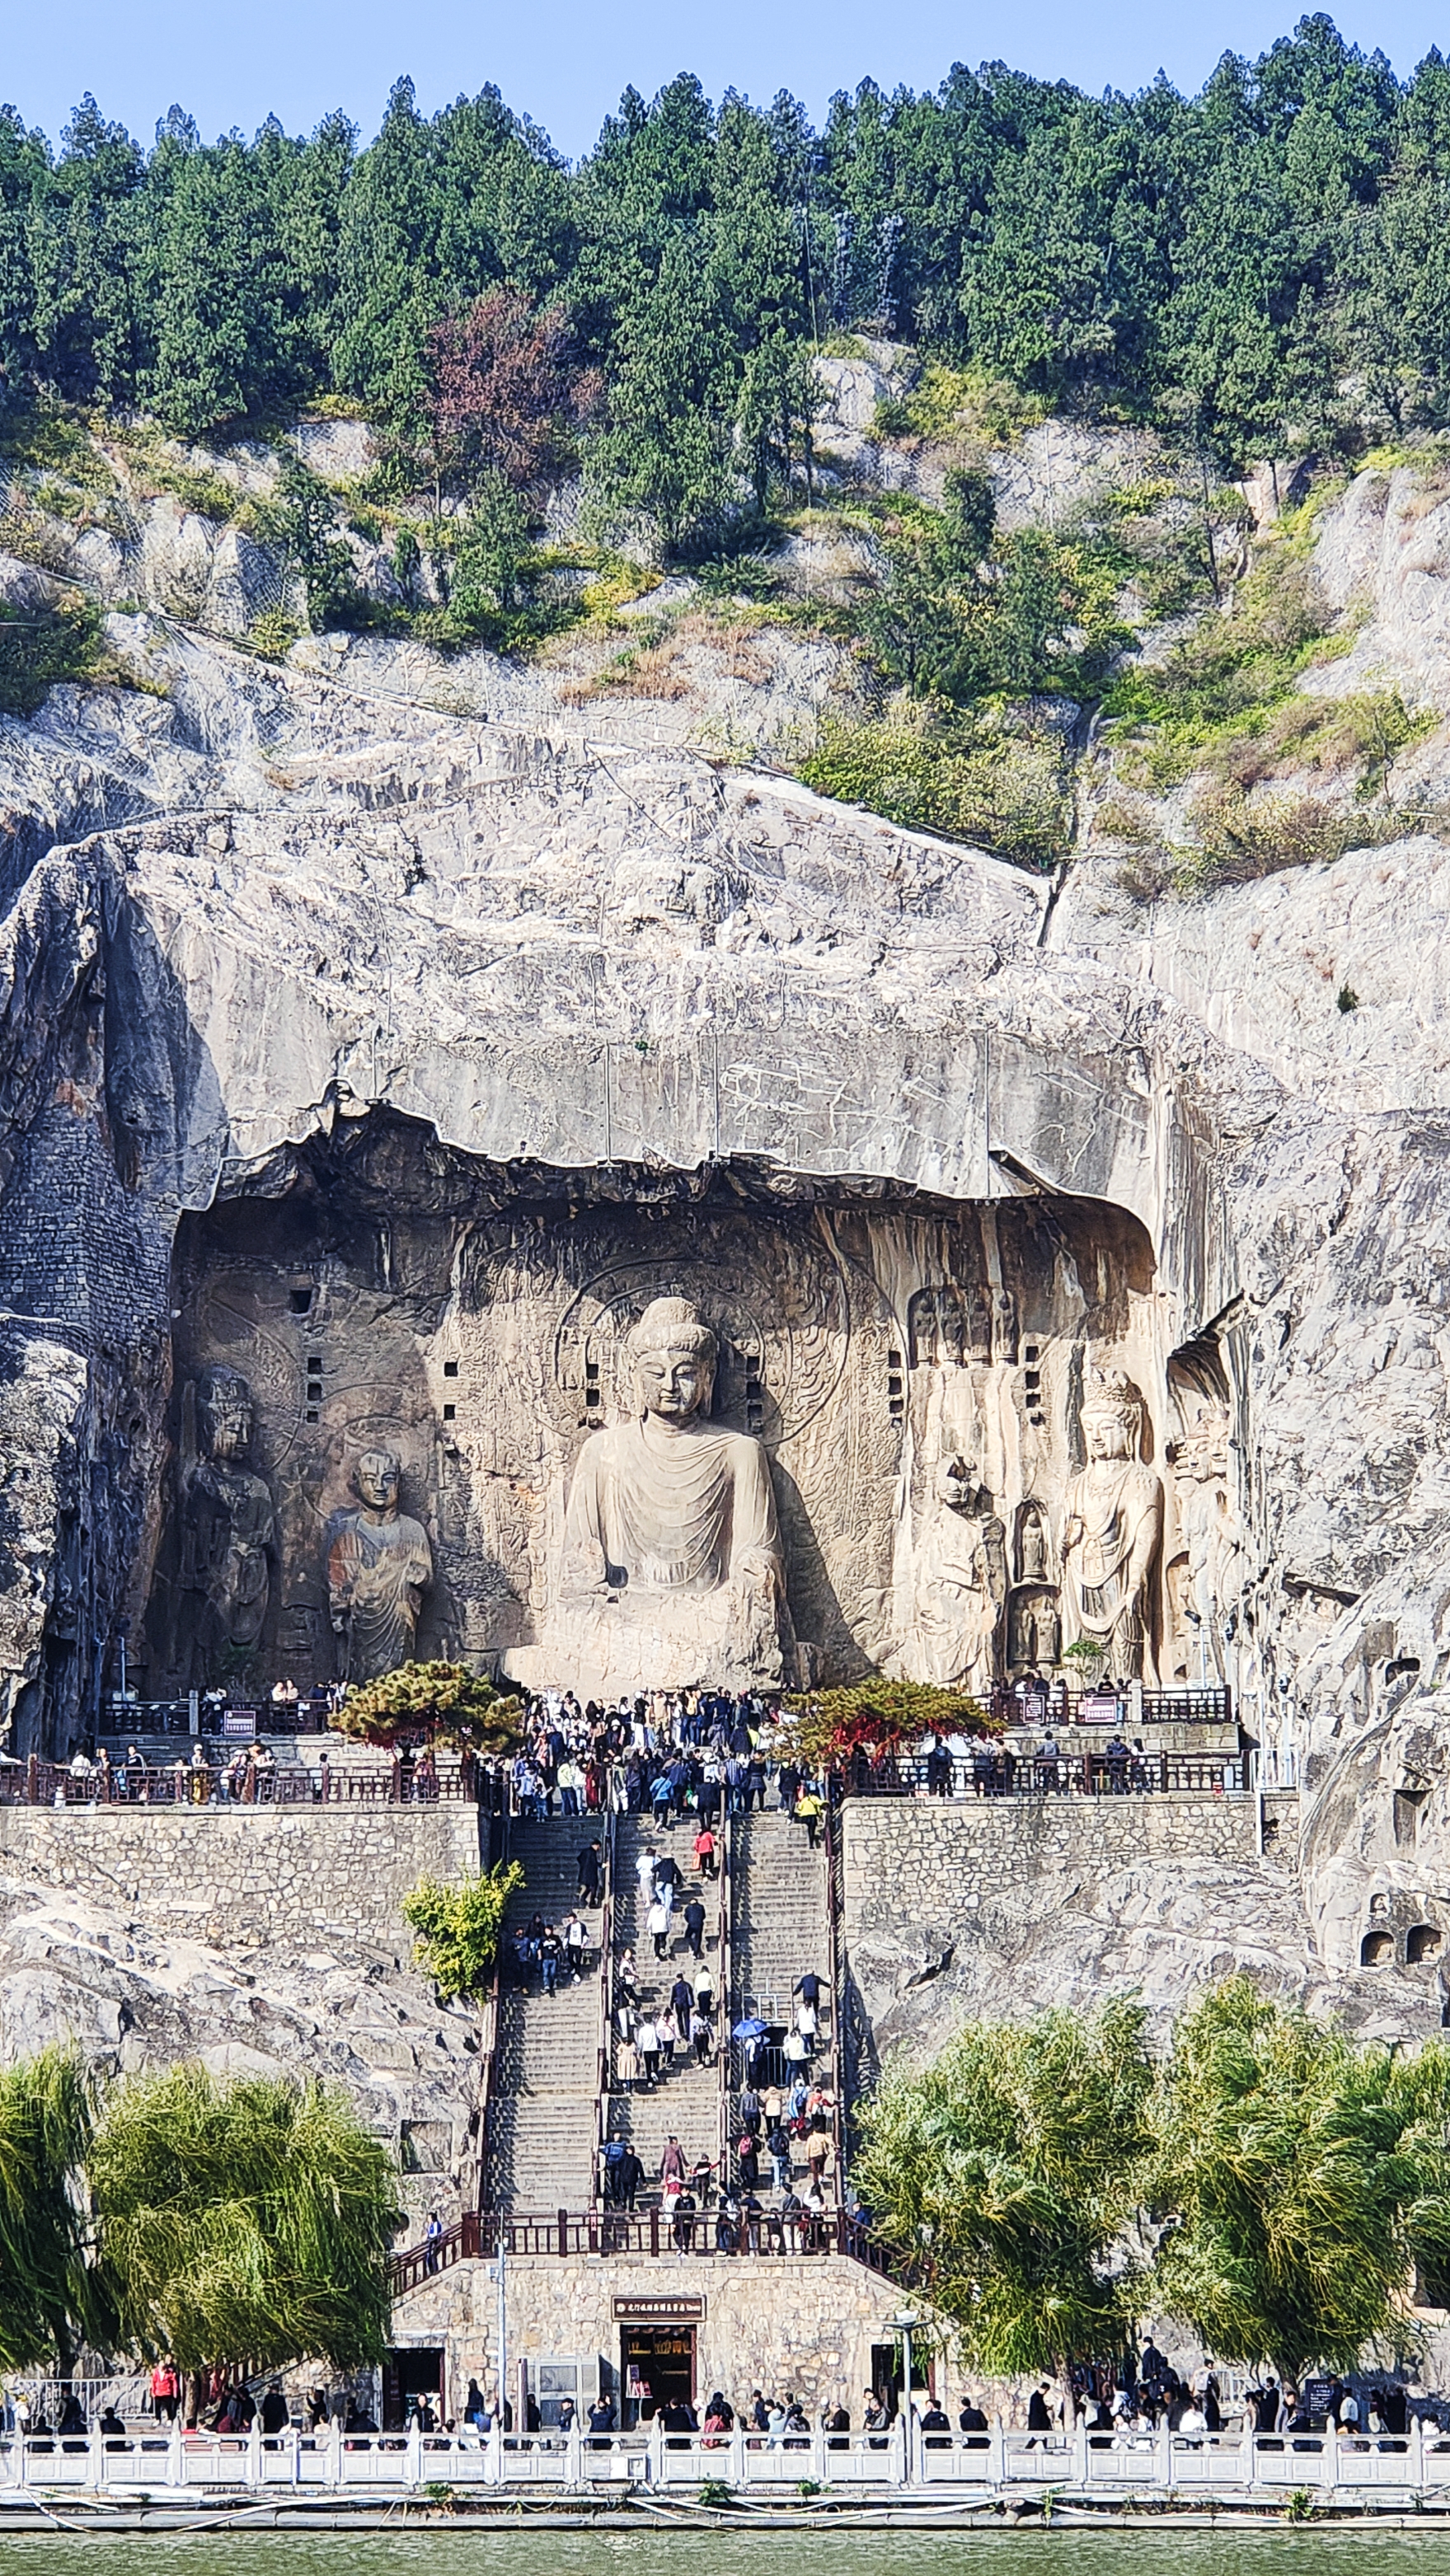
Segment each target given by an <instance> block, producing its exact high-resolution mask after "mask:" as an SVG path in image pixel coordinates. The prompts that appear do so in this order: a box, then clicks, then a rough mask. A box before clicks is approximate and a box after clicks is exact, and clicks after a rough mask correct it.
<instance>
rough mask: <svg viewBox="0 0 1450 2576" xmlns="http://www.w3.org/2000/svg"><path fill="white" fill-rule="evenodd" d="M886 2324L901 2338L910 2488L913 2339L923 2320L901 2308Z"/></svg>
mask: <svg viewBox="0 0 1450 2576" xmlns="http://www.w3.org/2000/svg"><path fill="white" fill-rule="evenodd" d="M886 2322H887V2324H888V2325H889V2326H890V2328H891V2331H892V2333H893V2334H897V2335H900V2337H901V2376H902V2381H903V2383H904V2394H903V2399H902V2404H903V2409H904V2412H903V2416H902V2431H903V2436H904V2439H905V2445H906V2447H905V2453H904V2459H905V2469H906V2484H907V2485H908V2486H910V2485H911V2484H912V2480H913V2475H914V2471H915V2458H914V2454H913V2444H912V2433H913V2422H912V2413H911V2338H912V2335H913V2334H914V2332H915V2330H916V2328H917V2327H918V2326H919V2325H920V2323H921V2319H920V2317H919V2316H918V2315H917V2313H916V2310H915V2309H914V2308H900V2309H898V2311H897V2313H896V2315H895V2316H894V2317H888V2318H887V2320H886Z"/></svg>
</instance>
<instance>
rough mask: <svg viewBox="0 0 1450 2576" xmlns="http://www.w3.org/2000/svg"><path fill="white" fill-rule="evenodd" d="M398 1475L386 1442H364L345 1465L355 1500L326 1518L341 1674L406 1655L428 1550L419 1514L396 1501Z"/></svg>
mask: <svg viewBox="0 0 1450 2576" xmlns="http://www.w3.org/2000/svg"><path fill="white" fill-rule="evenodd" d="M401 1476H402V1466H401V1462H400V1461H399V1459H398V1458H397V1457H396V1456H395V1455H394V1453H393V1451H392V1450H391V1449H365V1450H364V1451H363V1454H362V1456H361V1457H360V1458H359V1460H358V1462H357V1465H356V1466H355V1467H354V1469H353V1472H352V1490H353V1492H354V1493H355V1494H356V1496H357V1508H356V1509H355V1510H344V1511H340V1512H334V1513H333V1515H332V1518H331V1520H330V1521H329V1522H328V1524H327V1599H328V1607H329V1609H330V1611H331V1614H332V1626H333V1633H334V1635H335V1636H336V1637H337V1638H338V1640H339V1647H338V1668H339V1677H340V1679H342V1680H344V1681H350V1682H369V1681H374V1680H376V1678H377V1676H378V1674H379V1673H393V1672H396V1671H397V1669H398V1666H399V1665H400V1664H406V1663H407V1662H408V1661H409V1660H410V1658H411V1656H412V1652H413V1640H414V1638H415V1637H416V1635H417V1632H418V1613H419V1611H420V1610H421V1608H422V1606H423V1594H424V1593H425V1592H426V1591H427V1590H428V1587H429V1585H430V1584H431V1583H432V1580H433V1550H432V1548H431V1547H430V1546H429V1544H428V1533H427V1531H426V1530H425V1529H424V1527H423V1525H422V1523H421V1521H415V1520H410V1519H409V1517H408V1514H407V1513H406V1512H403V1511H400V1510H399V1508H398V1485H399V1481H400V1478H401Z"/></svg>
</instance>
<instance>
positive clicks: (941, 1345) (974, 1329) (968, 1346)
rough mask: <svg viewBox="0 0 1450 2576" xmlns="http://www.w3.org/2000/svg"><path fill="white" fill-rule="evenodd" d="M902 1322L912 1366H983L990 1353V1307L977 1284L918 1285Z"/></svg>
mask: <svg viewBox="0 0 1450 2576" xmlns="http://www.w3.org/2000/svg"><path fill="white" fill-rule="evenodd" d="M906 1324H907V1349H908V1352H909V1354H910V1359H911V1365H912V1367H913V1368H965V1367H966V1365H967V1363H968V1361H973V1360H974V1361H976V1362H978V1363H979V1364H981V1365H983V1366H985V1364H986V1362H987V1361H988V1360H989V1359H990V1358H991V1356H992V1310H991V1307H990V1305H989V1304H988V1302H987V1298H986V1294H985V1292H984V1291H983V1290H982V1289H980V1288H958V1287H956V1286H954V1285H952V1284H951V1283H950V1282H949V1283H948V1284H947V1285H945V1286H944V1287H940V1288H918V1290H917V1292H916V1294H915V1296H914V1297H913V1298H912V1300H911V1304H910V1305H909V1307H908V1308H907V1314H906Z"/></svg>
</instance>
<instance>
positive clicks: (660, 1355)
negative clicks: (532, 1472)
mask: <svg viewBox="0 0 1450 2576" xmlns="http://www.w3.org/2000/svg"><path fill="white" fill-rule="evenodd" d="M627 1351H628V1358H629V1362H630V1365H631V1368H632V1371H633V1377H634V1411H633V1413H632V1414H631V1417H630V1419H629V1420H628V1421H627V1422H620V1423H617V1424H615V1425H614V1426H613V1427H612V1428H611V1429H608V1430H605V1431H596V1432H594V1433H593V1434H592V1435H591V1436H590V1438H589V1439H588V1440H586V1441H585V1443H584V1446H583V1449H582V1450H581V1451H580V1453H579V1462H578V1465H577V1466H576V1468H575V1470H574V1482H573V1486H572V1488H571V1491H570V1495H569V1508H568V1516H567V1520H566V1524H565V1533H564V1557H563V1565H562V1569H561V1580H560V1590H559V1599H558V1604H557V1606H556V1609H555V1612H554V1615H553V1618H552V1620H551V1622H550V1628H549V1660H550V1663H551V1665H552V1666H553V1668H554V1669H555V1671H556V1675H557V1678H558V1679H559V1680H560V1681H561V1682H566V1683H570V1684H572V1685H573V1686H574V1687H575V1688H576V1689H578V1690H580V1691H581V1692H584V1691H586V1690H588V1691H591V1692H594V1693H596V1694H597V1693H599V1692H608V1691H615V1690H620V1691H622V1690H634V1689H649V1688H656V1689H672V1688H674V1689H678V1688H684V1687H687V1686H689V1685H690V1684H692V1683H699V1682H706V1681H713V1682H716V1683H719V1684H720V1685H722V1686H723V1687H725V1688H732V1687H733V1688H735V1689H743V1688H747V1687H749V1686H750V1685H751V1684H757V1685H761V1686H766V1687H768V1686H769V1685H771V1684H772V1683H776V1682H779V1681H780V1679H781V1677H782V1672H783V1660H782V1651H781V1624H782V1618H783V1614H784V1603H785V1580H784V1568H783V1564H782V1559H781V1547H780V1533H779V1529H778V1527H777V1524H776V1514H775V1496H774V1494H773V1492H772V1490H771V1483H770V1468H769V1465H768V1463H767V1460H766V1455H765V1451H764V1449H763V1448H762V1447H761V1444H760V1442H759V1441H758V1440H752V1439H750V1438H748V1437H747V1436H746V1435H745V1434H744V1433H743V1432H738V1431H726V1430H723V1429H720V1428H717V1426H716V1425H715V1424H714V1423H712V1422H711V1421H710V1420H709V1419H708V1415H709V1406H710V1396H711V1392H712V1389H713V1386H714V1380H715V1362H716V1355H717V1344H716V1339H715V1335H714V1333H713V1332H712V1331H711V1329H710V1327H709V1325H708V1324H707V1323H706V1322H705V1321H704V1319H703V1318H702V1316H701V1315H700V1312H699V1310H698V1308H697V1307H696V1306H694V1305H693V1304H692V1303H691V1302H690V1300H689V1299H688V1298H685V1297H656V1298H655V1300H654V1302H653V1304H651V1305H649V1306H647V1307H646V1308H645V1311H644V1313H643V1315H642V1316H641V1317H640V1319H639V1322H638V1323H637V1324H636V1325H635V1327H634V1329H633V1331H632V1332H631V1333H630V1336H629V1341H628V1345H627Z"/></svg>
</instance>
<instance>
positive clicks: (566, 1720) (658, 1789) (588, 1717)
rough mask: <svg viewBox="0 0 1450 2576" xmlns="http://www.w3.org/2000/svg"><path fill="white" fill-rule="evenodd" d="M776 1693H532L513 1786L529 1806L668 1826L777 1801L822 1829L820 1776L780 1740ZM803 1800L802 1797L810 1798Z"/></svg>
mask: <svg viewBox="0 0 1450 2576" xmlns="http://www.w3.org/2000/svg"><path fill="white" fill-rule="evenodd" d="M780 1724H781V1711H780V1706H779V1703H778V1702H777V1701H773V1700H769V1699H766V1698H763V1697H761V1696H759V1695H758V1694H753V1693H752V1694H747V1695H743V1696H739V1697H737V1696H735V1695H733V1694H731V1693H730V1692H728V1691H654V1692H651V1693H649V1694H648V1695H646V1696H642V1697H639V1698H633V1699H626V1700H621V1701H620V1702H619V1703H618V1704H617V1705H615V1706H614V1707H609V1708H606V1707H601V1706H600V1705H599V1703H598V1702H597V1701H594V1700H590V1701H588V1702H587V1704H585V1705H583V1706H581V1704H580V1702H579V1700H578V1699H577V1698H576V1697H575V1695H574V1693H573V1692H572V1691H563V1692H555V1691H550V1692H546V1693H542V1694H539V1695H537V1696H534V1697H531V1698H530V1699H529V1700H528V1701H527V1702H526V1717H525V1730H524V1739H523V1742H522V1744H521V1746H520V1749H519V1751H518V1753H517V1754H516V1756H515V1757H514V1760H513V1763H512V1767H511V1773H510V1787H511V1789H512V1793H513V1803H514V1805H515V1807H516V1808H517V1810H518V1812H519V1813H520V1814H522V1815H525V1816H530V1817H534V1818H538V1819H542V1818H544V1817H547V1816H552V1815H556V1814H558V1815H564V1816H577V1815H598V1814H603V1813H605V1812H606V1811H610V1810H612V1811H613V1812H614V1813H615V1814H616V1815H629V1816H637V1815H642V1814H647V1815H650V1816H652V1817H653V1818H654V1820H655V1822H656V1823H657V1824H658V1825H659V1826H660V1827H661V1828H663V1827H664V1826H666V1825H668V1824H672V1823H678V1822H679V1821H681V1820H682V1819H683V1818H684V1817H685V1816H686V1815H691V1816H696V1817H698V1818H699V1820H700V1822H701V1823H702V1824H705V1825H709V1826H715V1825H718V1824H719V1822H720V1820H721V1818H722V1817H723V1816H727V1815H731V1816H740V1815H748V1814H749V1813H750V1811H751V1809H752V1808H753V1807H764V1805H765V1804H766V1798H767V1792H768V1791H769V1790H770V1789H772V1788H773V1789H774V1791H775V1794H776V1796H777V1798H778V1801H779V1804H780V1805H781V1806H782V1807H784V1808H786V1809H787V1810H788V1811H789V1812H790V1813H791V1814H793V1815H796V1816H798V1817H799V1818H800V1821H801V1823H802V1824H803V1825H804V1826H805V1827H806V1828H807V1830H808V1832H810V1834H811V1839H812V1840H814V1839H815V1835H816V1832H817V1831H818V1830H819V1824H820V1817H821V1814H822V1812H823V1809H822V1804H821V1801H820V1795H819V1788H818V1785H817V1784H816V1783H815V1782H813V1781H810V1780H808V1779H807V1778H806V1775H805V1773H804V1772H803V1770H802V1769H801V1767H800V1765H799V1764H798V1763H797V1762H795V1761H794V1760H792V1758H791V1757H790V1754H789V1753H788V1751H786V1750H784V1749H782V1748H783V1746H784V1744H785V1743H787V1742H788V1738H782V1737H781V1736H780V1732H779V1730H780ZM802 1802H804V1805H802Z"/></svg>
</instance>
